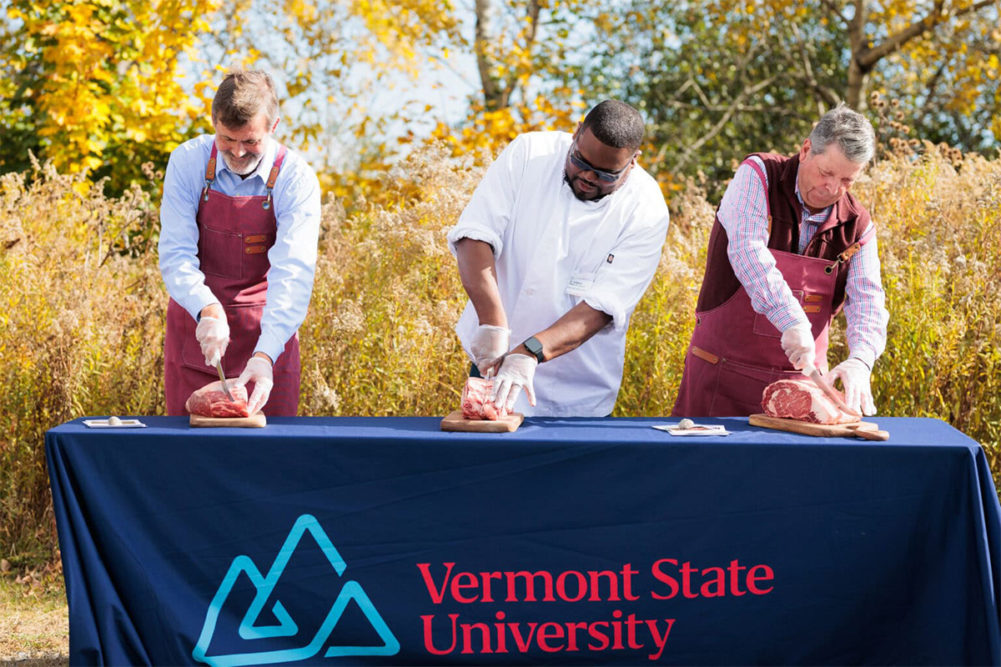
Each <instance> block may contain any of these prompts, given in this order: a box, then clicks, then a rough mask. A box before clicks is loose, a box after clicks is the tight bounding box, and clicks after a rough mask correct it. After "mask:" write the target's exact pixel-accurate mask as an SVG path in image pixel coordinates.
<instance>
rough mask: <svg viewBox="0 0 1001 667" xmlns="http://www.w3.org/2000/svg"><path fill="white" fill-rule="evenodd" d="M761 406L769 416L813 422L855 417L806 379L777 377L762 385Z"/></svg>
mask: <svg viewBox="0 0 1001 667" xmlns="http://www.w3.org/2000/svg"><path fill="white" fill-rule="evenodd" d="M761 407H762V408H763V409H764V411H765V414H766V415H769V416H771V417H783V418H785V419H797V420H799V421H805V422H813V423H814V424H847V423H851V422H857V421H858V417H854V416H852V415H849V414H846V413H844V412H842V411H841V409H840V408H838V406H836V405H834V402H833V401H832V400H831V399H829V398H828V397H827V396H825V395H824V392H823V391H821V390H820V387H818V386H817V385H815V384H813V383H812V382H810V381H808V380H778V381H777V382H773V383H771V384H770V385H768V386H767V387H765V390H764V392H762V394H761Z"/></svg>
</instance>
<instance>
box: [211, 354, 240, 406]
mask: <svg viewBox="0 0 1001 667" xmlns="http://www.w3.org/2000/svg"><path fill="white" fill-rule="evenodd" d="M215 369H216V370H217V371H219V382H221V383H222V390H223V391H224V392H226V398H228V399H229V400H231V401H235V400H236V399H235V398H233V394H231V393H230V391H229V385H227V384H226V374H225V373H223V372H222V362H221V361H217V362H215Z"/></svg>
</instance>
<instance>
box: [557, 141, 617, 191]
mask: <svg viewBox="0 0 1001 667" xmlns="http://www.w3.org/2000/svg"><path fill="white" fill-rule="evenodd" d="M567 157H569V158H570V164H572V165H573V166H575V167H577V168H578V169H580V170H582V171H590V172H593V173H594V175H595V176H597V177H598V180H599V181H604V182H605V183H614V182H615V181H617V180H619V179H620V178H621V177H622V174H623V173H625V171H626V169H628V168H629V165H628V164H627V165H626V166H625V167H623V168H622V169H619V170H618V171H608V170H606V169H598V168H597V167H595V166H594V165H593V164H591V163H590V162H588V161H587V160H585V159H584V158H583V157H581V155H580V153H579V152H578V151H577V140H576V139H574V142H573V143H572V144H571V145H570V152H569V153H568V154H567Z"/></svg>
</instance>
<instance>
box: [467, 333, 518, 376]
mask: <svg viewBox="0 0 1001 667" xmlns="http://www.w3.org/2000/svg"><path fill="white" fill-rule="evenodd" d="M510 344H511V330H510V329H507V328H505V327H495V326H494V325H492V324H481V325H480V326H479V327H477V329H476V333H474V334H473V342H472V344H471V345H470V346H469V351H470V352H472V353H473V363H474V364H476V368H477V370H479V371H480V375H481V376H483V377H487V373H489V372H490V371H492V370H495V369H496V366H498V365H499V363H500V361H501V358H502V357H503V356H504V355H505V354H506V353H507V351H508V346H509V345H510Z"/></svg>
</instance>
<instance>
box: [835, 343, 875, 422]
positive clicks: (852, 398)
mask: <svg viewBox="0 0 1001 667" xmlns="http://www.w3.org/2000/svg"><path fill="white" fill-rule="evenodd" d="M870 375H872V371H870V370H869V367H868V366H866V365H865V363H863V362H862V360H861V359H856V358H855V357H848V358H847V359H845V360H844V361H842V362H841V363H840V364H838V365H837V366H835V367H834V370H833V371H831V373H830V375H828V378H829V379H830V381H831V382H832V383H833V382H834V381H835V380H836V379H837V378H841V386H842V387H844V389H845V403H847V404H848V407H850V408H852V409H853V410H856V411H858V412H861V413H862V414H864V415H874V414H876V404H875V403H874V402H873V400H872V388H871V386H870V384H869V377H870Z"/></svg>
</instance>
